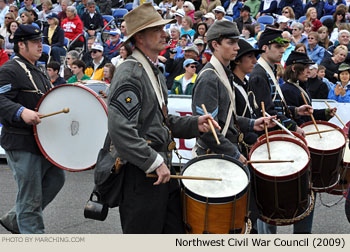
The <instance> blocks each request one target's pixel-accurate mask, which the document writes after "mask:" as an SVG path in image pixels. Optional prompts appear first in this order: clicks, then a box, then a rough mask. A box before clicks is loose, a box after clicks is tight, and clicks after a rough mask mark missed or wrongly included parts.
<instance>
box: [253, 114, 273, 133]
mask: <svg viewBox="0 0 350 252" xmlns="http://www.w3.org/2000/svg"><path fill="white" fill-rule="evenodd" d="M276 118H277V117H276V116H269V117H260V118H258V119H256V120H255V122H254V130H255V131H262V130H264V129H265V125H264V124H266V126H267V127H268V128H272V127H275V126H276V123H274V122H273V121H272V119H276Z"/></svg>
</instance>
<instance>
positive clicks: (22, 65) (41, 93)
mask: <svg viewBox="0 0 350 252" xmlns="http://www.w3.org/2000/svg"><path fill="white" fill-rule="evenodd" d="M13 59H14V60H15V62H16V63H17V64H18V65H19V66H20V67H21V68H22V69H23V70H24V72H25V73H26V75H27V76H28V78H29V80H30V81H31V82H32V84H33V87H34V89H35V90H21V91H22V92H28V93H37V94H40V95H44V93H43V92H42V91H41V90H39V89H38V87H37V85H36V84H35V82H34V79H33V76H32V74H31V72H30V71H29V70H28V68H27V66H26V64H24V63H23V62H21V61H20V60H19V57H18V56H15V57H14V58H13ZM50 84H51V87H53V86H52V83H51V82H50Z"/></svg>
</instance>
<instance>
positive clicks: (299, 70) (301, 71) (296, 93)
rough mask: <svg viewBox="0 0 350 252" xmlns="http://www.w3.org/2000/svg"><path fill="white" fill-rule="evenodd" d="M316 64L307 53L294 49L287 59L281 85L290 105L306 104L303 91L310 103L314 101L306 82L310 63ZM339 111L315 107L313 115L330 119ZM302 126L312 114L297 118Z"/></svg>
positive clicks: (320, 118)
mask: <svg viewBox="0 0 350 252" xmlns="http://www.w3.org/2000/svg"><path fill="white" fill-rule="evenodd" d="M313 64H315V63H314V62H313V61H312V60H310V59H309V57H308V56H307V55H306V54H305V53H301V52H296V51H292V53H291V54H290V55H289V57H288V59H287V61H286V70H285V72H284V76H283V79H284V81H285V84H284V85H283V86H281V90H282V93H283V96H284V98H285V99H286V102H287V104H288V106H295V107H298V106H302V105H303V104H305V102H304V100H303V98H302V95H301V93H303V94H304V97H305V98H306V100H307V102H308V104H309V105H311V103H312V99H311V95H310V92H309V90H308V89H307V86H306V82H307V79H308V76H309V72H310V70H309V67H310V65H313ZM336 111H337V108H333V109H329V108H327V109H314V111H313V115H314V118H315V119H318V120H323V121H328V120H330V119H331V118H332V117H333V116H334V113H335V112H336ZM295 121H296V123H297V124H298V125H299V126H300V125H302V124H303V123H305V122H308V121H311V117H310V116H300V117H299V118H296V119H295Z"/></svg>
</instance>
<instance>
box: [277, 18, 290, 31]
mask: <svg viewBox="0 0 350 252" xmlns="http://www.w3.org/2000/svg"><path fill="white" fill-rule="evenodd" d="M288 22H289V18H287V17H286V16H279V17H278V19H277V24H278V29H279V30H281V31H290V29H289V28H288Z"/></svg>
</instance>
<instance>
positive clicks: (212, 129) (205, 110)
mask: <svg viewBox="0 0 350 252" xmlns="http://www.w3.org/2000/svg"><path fill="white" fill-rule="evenodd" d="M202 109H203V111H204V114H206V115H207V114H208V111H207V109H206V108H205V105H204V104H202ZM208 123H209V126H210V129H211V131H212V132H213V135H214V137H215V140H216V143H217V144H220V141H219V138H218V136H217V135H216V131H215V129H214V126H213V123H212V122H211V120H210V119H208Z"/></svg>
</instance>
